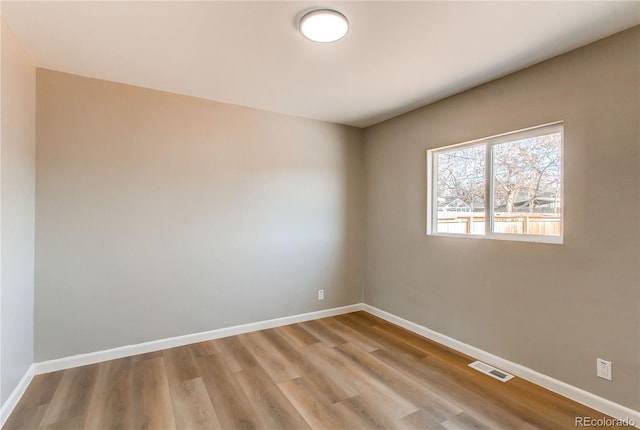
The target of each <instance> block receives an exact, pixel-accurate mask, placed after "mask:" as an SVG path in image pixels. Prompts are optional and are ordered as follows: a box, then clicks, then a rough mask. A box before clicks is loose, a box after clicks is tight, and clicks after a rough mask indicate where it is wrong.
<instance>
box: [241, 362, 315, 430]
mask: <svg viewBox="0 0 640 430" xmlns="http://www.w3.org/2000/svg"><path fill="white" fill-rule="evenodd" d="M237 377H238V382H239V383H240V386H241V387H242V389H243V390H244V392H245V394H246V395H247V397H248V398H249V401H250V402H251V405H252V406H253V409H254V410H255V412H256V414H257V415H258V419H259V422H260V427H261V428H265V429H300V430H304V429H309V428H310V427H309V425H308V424H307V422H306V421H305V420H304V418H303V417H302V415H300V413H299V412H298V411H297V410H296V408H295V407H294V406H293V405H292V404H291V402H289V401H288V400H287V398H286V397H285V396H284V394H283V393H282V391H280V389H279V388H278V386H277V385H276V384H275V383H274V382H273V380H272V379H271V377H270V376H269V375H268V374H267V373H266V372H265V371H264V369H262V367H253V368H251V369H245V370H243V371H241V372H238V373H237Z"/></svg>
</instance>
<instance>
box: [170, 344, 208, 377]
mask: <svg viewBox="0 0 640 430" xmlns="http://www.w3.org/2000/svg"><path fill="white" fill-rule="evenodd" d="M162 357H163V358H164V366H165V368H166V369H167V380H168V381H169V385H173V384H179V383H181V382H184V381H188V380H190V379H195V378H197V377H199V376H200V372H199V370H198V367H197V366H196V363H195V361H194V359H193V355H192V353H191V348H184V347H179V348H170V349H165V350H163V351H162Z"/></svg>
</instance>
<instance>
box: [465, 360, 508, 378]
mask: <svg viewBox="0 0 640 430" xmlns="http://www.w3.org/2000/svg"><path fill="white" fill-rule="evenodd" d="M469 367H472V368H474V369H476V370H477V371H479V372H482V373H485V374H487V375H489V376H491V377H492V378H495V379H497V380H498V381H502V382H507V381H508V380H509V379H511V378H513V375H510V374H508V373H507V372H503V371H502V370H498V369H496V368H495V367H491V366H489V365H488V364H485V363H483V362H482V361H474V362H473V363H471V364H470V365H469Z"/></svg>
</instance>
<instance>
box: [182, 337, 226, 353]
mask: <svg viewBox="0 0 640 430" xmlns="http://www.w3.org/2000/svg"><path fill="white" fill-rule="evenodd" d="M189 349H191V353H192V354H193V356H194V357H202V356H206V355H213V354H220V353H221V350H220V346H219V344H218V341H217V340H208V341H205V342H198V343H193V344H191V345H189Z"/></svg>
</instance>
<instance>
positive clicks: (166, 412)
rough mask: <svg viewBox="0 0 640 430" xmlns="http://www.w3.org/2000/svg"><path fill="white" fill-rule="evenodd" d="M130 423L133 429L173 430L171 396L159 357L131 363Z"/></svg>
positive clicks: (164, 370)
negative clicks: (132, 381)
mask: <svg viewBox="0 0 640 430" xmlns="http://www.w3.org/2000/svg"><path fill="white" fill-rule="evenodd" d="M133 373H134V376H133V377H134V378H135V381H136V383H135V384H134V385H133V392H132V422H133V426H132V427H133V428H136V429H168V430H170V429H175V419H174V416H173V406H172V404H171V394H170V392H169V383H168V381H167V374H166V369H165V366H164V359H163V358H162V357H157V358H150V359H148V360H140V361H136V362H135V363H134V364H133Z"/></svg>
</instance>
